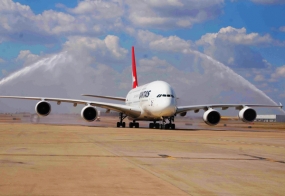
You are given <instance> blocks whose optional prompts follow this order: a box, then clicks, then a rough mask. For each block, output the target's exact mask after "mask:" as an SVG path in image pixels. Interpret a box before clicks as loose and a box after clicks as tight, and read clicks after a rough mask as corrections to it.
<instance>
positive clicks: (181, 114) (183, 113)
mask: <svg viewBox="0 0 285 196" xmlns="http://www.w3.org/2000/svg"><path fill="white" fill-rule="evenodd" d="M186 114H187V112H182V113H180V114H179V115H180V116H183V117H184V116H186Z"/></svg>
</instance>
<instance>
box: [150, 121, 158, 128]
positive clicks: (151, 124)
mask: <svg viewBox="0 0 285 196" xmlns="http://www.w3.org/2000/svg"><path fill="white" fill-rule="evenodd" d="M149 128H150V129H159V123H156V121H153V123H149Z"/></svg>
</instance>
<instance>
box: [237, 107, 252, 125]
mask: <svg viewBox="0 0 285 196" xmlns="http://www.w3.org/2000/svg"><path fill="white" fill-rule="evenodd" d="M238 117H239V119H241V120H242V121H243V122H253V121H254V120H255V119H256V111H255V110H254V109H252V108H250V107H244V108H243V109H242V110H240V111H239V113H238Z"/></svg>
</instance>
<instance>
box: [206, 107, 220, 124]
mask: <svg viewBox="0 0 285 196" xmlns="http://www.w3.org/2000/svg"><path fill="white" fill-rule="evenodd" d="M203 120H204V122H205V123H206V124H208V125H211V126H214V125H217V124H218V123H219V122H220V120H221V115H220V113H219V112H218V111H216V110H213V109H209V110H207V111H206V112H205V113H204V115H203Z"/></svg>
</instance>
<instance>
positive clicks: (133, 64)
mask: <svg viewBox="0 0 285 196" xmlns="http://www.w3.org/2000/svg"><path fill="white" fill-rule="evenodd" d="M132 74H133V88H137V87H138V78H137V66H136V58H135V47H134V46H133V47H132Z"/></svg>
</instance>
